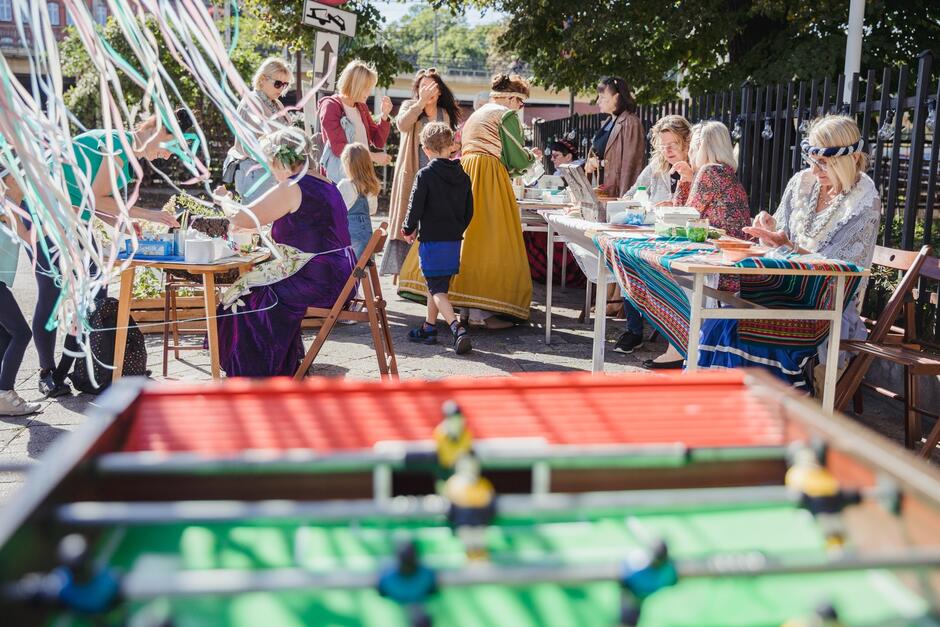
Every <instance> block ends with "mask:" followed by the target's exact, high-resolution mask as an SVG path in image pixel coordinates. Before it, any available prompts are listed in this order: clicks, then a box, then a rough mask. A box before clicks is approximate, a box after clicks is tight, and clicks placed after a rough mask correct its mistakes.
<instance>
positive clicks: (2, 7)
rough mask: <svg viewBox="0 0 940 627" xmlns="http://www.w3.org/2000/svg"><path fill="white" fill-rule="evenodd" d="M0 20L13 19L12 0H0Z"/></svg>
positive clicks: (10, 20) (7, 20)
mask: <svg viewBox="0 0 940 627" xmlns="http://www.w3.org/2000/svg"><path fill="white" fill-rule="evenodd" d="M0 20H2V21H4V22H12V21H13V2H12V0H0Z"/></svg>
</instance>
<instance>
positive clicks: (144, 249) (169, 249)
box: [124, 239, 173, 257]
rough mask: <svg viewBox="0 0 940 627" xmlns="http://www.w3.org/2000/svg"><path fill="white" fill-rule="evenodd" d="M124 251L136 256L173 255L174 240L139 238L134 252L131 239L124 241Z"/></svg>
mask: <svg viewBox="0 0 940 627" xmlns="http://www.w3.org/2000/svg"><path fill="white" fill-rule="evenodd" d="M124 252H125V253H127V254H128V255H134V256H135V257H172V256H173V241H172V240H163V239H141V240H137V251H136V252H134V250H133V247H132V242H131V240H130V239H127V240H125V241H124Z"/></svg>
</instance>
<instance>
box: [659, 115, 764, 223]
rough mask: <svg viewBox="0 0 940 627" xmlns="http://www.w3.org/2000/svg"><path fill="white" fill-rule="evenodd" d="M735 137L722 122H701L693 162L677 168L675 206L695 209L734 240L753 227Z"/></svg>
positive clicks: (695, 135) (694, 141) (695, 129)
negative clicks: (745, 228)
mask: <svg viewBox="0 0 940 627" xmlns="http://www.w3.org/2000/svg"><path fill="white" fill-rule="evenodd" d="M737 169H738V165H737V160H736V159H735V158H734V149H733V147H732V146H731V135H730V134H729V132H728V127H726V126H725V125H724V124H722V123H721V122H700V123H698V124H696V125H695V126H693V127H692V140H691V143H690V145H689V162H688V163H686V162H684V161H680V162H679V163H677V164H675V165H674V166H673V170H674V171H676V172H678V173H679V177H680V178H679V185H678V186H677V187H676V193H675V195H674V196H673V199H672V204H673V205H676V206H680V207H682V206H684V207H694V208H696V209H698V210H699V213H701V214H702V217H703V218H708V224H709V225H710V226H713V227H716V228H719V229H724V230H725V231H726V232H727V233H728V235H731V236H732V237H745V235H744V231H742V229H743V228H744V227H746V226H750V224H751V212H750V209H749V208H748V205H747V192H746V191H744V186H742V185H741V182H740V181H738V178H737V176H736V175H735V172H736V171H737Z"/></svg>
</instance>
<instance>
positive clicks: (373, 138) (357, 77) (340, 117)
mask: <svg viewBox="0 0 940 627" xmlns="http://www.w3.org/2000/svg"><path fill="white" fill-rule="evenodd" d="M378 81H379V75H378V73H377V72H376V71H375V69H374V68H373V67H372V66H370V65H368V64H367V63H365V62H363V61H360V60H358V59H356V60H354V61H350V62H349V63H348V64H346V67H344V68H343V71H342V72H341V73H340V75H339V78H338V79H336V91H337V93H336V94H334V95H332V96H328V97H327V98H324V99H323V100H321V101H320V128H321V129H322V132H323V142H324V146H323V156H322V157H321V158H320V165H321V166H323V169H324V170H325V171H326V175H327V176H328V177H329V178H330V180H331V181H333V182H334V183H339V182H340V181H341V180H343V177H344V174H343V164H342V161H341V160H340V157H341V156H342V154H343V148H345V147H346V144H352V143H359V144H362V145H363V146H371V147H372V148H376V149H379V150H381V149H382V148H384V147H385V142H386V141H387V140H388V134H389V132H391V130H392V123H391V121H390V120H389V115H390V114H391V112H392V101H391V99H390V98H389V97H388V96H383V97H382V102H381V105H380V107H381V111H382V115H381V119H380V120H379V121H378V122H376V121H375V120H373V119H372V114H371V113H369V107H368V106H366V100H368V99H369V95H370V94H371V93H372V90H374V89H375V86H376V85H377V84H378ZM391 160H392V158H391V156H390V155H389V154H388V153H385V152H373V153H372V161H373V163H375V164H376V165H388V164H389V163H390V162H391Z"/></svg>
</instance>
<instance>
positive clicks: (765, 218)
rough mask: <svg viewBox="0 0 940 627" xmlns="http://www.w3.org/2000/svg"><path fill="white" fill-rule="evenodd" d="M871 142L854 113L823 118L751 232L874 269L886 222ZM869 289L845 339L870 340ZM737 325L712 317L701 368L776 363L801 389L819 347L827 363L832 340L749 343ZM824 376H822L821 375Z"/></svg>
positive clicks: (854, 307) (848, 318) (845, 317)
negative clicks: (871, 170)
mask: <svg viewBox="0 0 940 627" xmlns="http://www.w3.org/2000/svg"><path fill="white" fill-rule="evenodd" d="M863 146H864V142H863V140H862V135H861V132H860V131H859V129H858V125H857V124H856V123H855V120H853V119H852V118H850V117H845V116H838V115H828V116H824V117H822V118H820V119H818V120H816V122H815V123H814V124H813V126H812V127H811V128H810V131H809V134H808V135H807V137H806V140H805V141H804V142H803V143H802V145H801V148H802V151H803V159H804V161H805V162H806V165H807V167H806V169H804V170H801V171H799V172H797V173H796V174H794V175H793V177H792V178H791V179H790V182H789V183H787V187H786V190H785V191H784V193H783V197H782V198H781V200H780V205H779V207H778V208H777V211H776V213H774V215H770V214H769V213H767V212H763V211H762V212H761V213H760V214H758V215H757V217H756V218H755V219H754V223H753V225H752V226H750V227H745V228H744V232H745V233H747V234H748V235H750V236H752V237H756V238H758V239H760V241H761V244H764V245H765V246H771V247H774V248H779V247H784V248H786V249H790V250H791V251H792V252H794V253H798V254H808V253H818V254H820V255H822V256H823V257H826V258H827V259H835V260H840V261H845V262H848V263H852V264H855V265H857V266H859V267H861V268H868V267H870V266H871V261H872V256H873V255H874V252H875V240H876V238H877V237H878V228H879V226H880V224H881V197H880V196H879V194H878V189H877V188H876V187H875V183H874V181H872V180H871V178H869V177H868V175H867V174H865V171H866V170H867V169H868V155H867V154H865V153H864V152H862V148H863ZM862 294H864V283H863V284H862V285H861V286H860V287H859V289H858V290H857V291H856V294H855V297H854V299H853V301H852V302H851V303H850V304H849V305H848V306H847V307H846V308H845V310H844V311H843V313H842V337H841V339H853V340H857V339H864V338H865V337H866V335H867V331H866V330H865V325H864V324H863V323H862V319H861V317H860V315H859V309H860V299H861V295H862ZM737 325H738V323H737V321H725V320H706V321H705V324H703V327H702V335H701V345H702V350H701V353H700V359H699V365H700V366H704V367H707V366H724V367H744V366H761V365H763V366H765V367H767V366H770V368H771V369H772V370H773V371H774V372H775V373H776V374H777V375H778V376H781V377H782V378H784V379H786V380H788V381H790V382H791V383H793V384H794V385H797V386H799V385H805V384H806V381H805V377H804V376H803V368H804V366H805V365H806V363H807V360H808V359H809V358H810V357H812V356H813V354H814V353H817V351H818V354H819V361H820V365H821V366H825V362H826V346H827V343H828V342H824V343H823V344H822V345H821V346H820V347H819V348H818V349H817V350H813V349H806V348H801V349H795V348H789V349H787V348H767V347H762V346H755V345H750V344H743V343H741V342H740V341H739V339H738V334H737ZM841 361H842V359H840V362H841ZM820 370H822V368H820ZM819 374H820V373H819V372H817V373H816V378H817V380H821V379H820V378H819Z"/></svg>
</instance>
